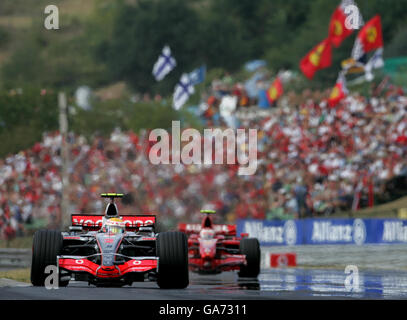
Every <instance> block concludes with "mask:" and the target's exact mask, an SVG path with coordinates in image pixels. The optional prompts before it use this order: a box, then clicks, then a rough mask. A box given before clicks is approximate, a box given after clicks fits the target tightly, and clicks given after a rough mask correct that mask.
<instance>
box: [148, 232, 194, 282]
mask: <svg viewBox="0 0 407 320" xmlns="http://www.w3.org/2000/svg"><path fill="white" fill-rule="evenodd" d="M156 245H157V256H158V274H157V284H158V286H159V287H160V288H162V289H184V288H186V287H187V286H188V284H189V273H188V243H187V237H186V235H185V234H184V233H182V232H178V231H169V232H162V233H159V234H158V236H157V244H156Z"/></svg>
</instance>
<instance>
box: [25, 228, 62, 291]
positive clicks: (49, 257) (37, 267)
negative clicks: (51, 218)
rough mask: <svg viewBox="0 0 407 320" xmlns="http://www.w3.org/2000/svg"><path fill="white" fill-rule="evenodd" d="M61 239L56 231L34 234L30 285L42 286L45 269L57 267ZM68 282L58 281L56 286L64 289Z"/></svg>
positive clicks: (45, 275)
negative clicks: (50, 266)
mask: <svg viewBox="0 0 407 320" xmlns="http://www.w3.org/2000/svg"><path fill="white" fill-rule="evenodd" d="M62 242H63V237H62V234H61V232H59V231H56V230H38V231H37V232H36V233H35V234H34V238H33V247H32V260H31V283H32V284H33V285H34V286H44V282H45V278H46V277H47V276H48V275H47V274H46V273H45V268H46V267H47V266H49V265H54V266H56V265H57V256H58V255H59V254H60V253H61V250H62ZM68 283H69V280H64V281H59V283H58V286H60V287H65V286H67V285H68Z"/></svg>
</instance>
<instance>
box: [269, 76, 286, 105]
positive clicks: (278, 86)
mask: <svg viewBox="0 0 407 320" xmlns="http://www.w3.org/2000/svg"><path fill="white" fill-rule="evenodd" d="M282 94H283V84H282V82H281V79H280V78H279V77H277V78H276V79H275V80H274V81H273V83H272V84H271V86H270V88H269V89H268V90H267V92H266V95H267V99H268V101H269V102H270V104H272V103H273V102H274V101H276V100H277V99H278V98H280V97H281V95H282Z"/></svg>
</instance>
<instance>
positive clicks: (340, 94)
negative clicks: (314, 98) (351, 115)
mask: <svg viewBox="0 0 407 320" xmlns="http://www.w3.org/2000/svg"><path fill="white" fill-rule="evenodd" d="M347 94H348V89H347V88H346V79H345V76H344V75H343V74H342V73H341V74H339V77H338V80H337V81H336V84H335V87H333V89H332V91H331V94H330V95H329V98H328V105H329V106H330V107H331V108H333V107H335V106H336V105H337V104H338V103H339V102H340V101H341V100H342V99H344V98H346V96H347Z"/></svg>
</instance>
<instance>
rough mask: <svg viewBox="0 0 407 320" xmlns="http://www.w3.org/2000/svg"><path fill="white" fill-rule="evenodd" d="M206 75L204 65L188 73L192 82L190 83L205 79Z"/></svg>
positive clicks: (193, 83)
mask: <svg viewBox="0 0 407 320" xmlns="http://www.w3.org/2000/svg"><path fill="white" fill-rule="evenodd" d="M205 75H206V66H205V65H203V66H201V67H200V68H197V69H195V70H193V71H192V72H190V73H189V75H188V76H189V79H190V80H191V82H192V85H196V84H199V83H201V82H203V81H204V80H205Z"/></svg>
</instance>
